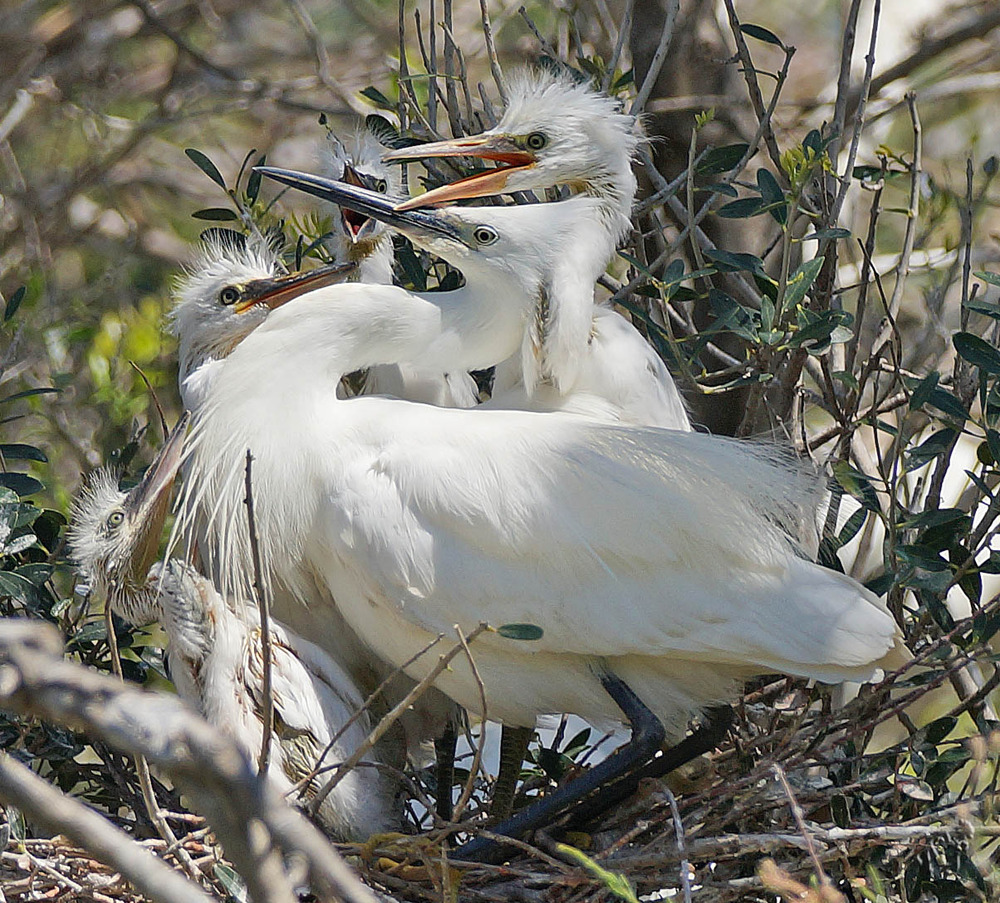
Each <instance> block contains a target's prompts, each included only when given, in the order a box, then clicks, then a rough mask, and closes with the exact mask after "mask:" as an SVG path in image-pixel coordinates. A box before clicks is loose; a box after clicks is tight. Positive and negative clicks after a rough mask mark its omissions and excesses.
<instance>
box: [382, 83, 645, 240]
mask: <svg viewBox="0 0 1000 903" xmlns="http://www.w3.org/2000/svg"><path fill="white" fill-rule="evenodd" d="M640 138H641V134H640V132H639V130H638V126H637V124H636V121H635V119H634V117H632V116H629V115H628V114H626V113H625V112H623V111H622V109H621V105H620V104H619V102H618V101H617V100H615V99H614V98H612V97H609V96H608V95H606V94H602V93H599V92H597V91H595V90H593V89H592V88H591V87H589V86H588V85H587V84H581V83H579V82H577V81H575V80H574V79H573V78H572V77H570V76H569V75H556V74H553V73H551V72H545V71H531V70H524V71H522V72H519V73H515V75H514V76H513V77H512V78H511V79H510V83H509V85H508V103H507V108H506V110H505V111H504V114H503V116H502V117H501V119H500V121H499V122H498V123H497V125H496V126H495V127H494V128H492V129H489V130H488V131H486V132H482V133H481V134H479V135H470V136H468V137H465V138H454V139H451V140H449V141H437V142H434V143H432V144H417V145H414V146H413V147H407V148H402V149H399V150H394V151H390V152H389V153H387V154H385V155H384V156H383V158H382V159H383V160H385V161H386V162H395V163H399V162H406V161H410V160H421V159H425V158H427V157H476V158H478V159H481V160H489V161H492V162H495V163H496V164H497V167H496V168H495V169H488V170H486V171H485V172H482V173H477V174H475V175H472V176H469V177H467V178H464V179H459V180H458V181H457V182H452V183H450V184H448V185H443V186H441V187H440V188H435V189H433V190H431V191H429V192H427V193H426V194H422V195H418V196H417V197H415V198H413V199H411V200H409V201H406V202H405V203H404V204H402V205H401V209H408V208H412V207H415V206H420V205H426V204H438V203H443V202H446V201H455V200H459V199H461V198H473V197H483V196H485V195H490V194H506V193H510V192H514V191H530V190H540V189H545V188H550V187H552V186H554V185H567V186H569V187H570V188H572V189H575V190H577V191H584V192H587V193H589V194H593V195H595V196H597V197H601V198H603V199H604V200H605V201H606V202H607V204H608V206H609V208H610V210H614V211H615V212H616V213H617V215H618V220H619V221H618V222H617V223H616V229H617V231H621V230H622V229H624V228H627V220H628V217H629V214H630V212H631V206H632V199H633V197H634V195H635V189H636V179H635V175H634V174H633V172H632V166H631V163H632V156H633V154H634V153H635V150H636V147H637V146H638V143H639V140H640ZM609 212H610V211H609ZM617 231H616V234H617Z"/></svg>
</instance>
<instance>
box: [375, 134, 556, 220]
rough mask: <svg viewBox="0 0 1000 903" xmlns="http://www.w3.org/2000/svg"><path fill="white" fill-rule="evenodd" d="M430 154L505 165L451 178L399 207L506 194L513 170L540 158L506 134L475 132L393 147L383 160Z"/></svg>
mask: <svg viewBox="0 0 1000 903" xmlns="http://www.w3.org/2000/svg"><path fill="white" fill-rule="evenodd" d="M428 157H475V158H477V159H479V160H492V161H494V162H496V163H501V164H503V165H502V166H498V167H497V168H496V169H487V170H485V171H484V172H477V173H476V174H475V175H472V176H466V177H465V178H464V179H458V180H457V181H455V182H449V183H448V184H447V185H442V186H441V187H440V188H433V189H431V190H430V191H428V192H426V193H424V194H421V195H418V196H417V197H415V198H410V199H409V200H408V201H404V202H403V203H402V204H400V205H399V206H398V207H397V208H396V209H397V210H412V209H413V208H414V207H424V206H427V205H430V204H443V203H446V202H449V201H458V200H462V199H465V198H481V197H486V196H487V195H491V194H502V193H503V192H504V190H505V189H506V185H507V179H508V178H510V175H511V173H512V172H514V171H515V170H519V169H527V168H528V167H530V166H534V165H535V164H536V163H537V162H538V158H537V157H536V156H535V155H534V154H533V153H532V152H531V151H529V150H526V149H525V148H523V147H520V146H519V145H517V144H516V143H515V142H514V141H512V140H511V139H510V138H508V137H507V136H506V135H473V136H471V137H468V138H454V139H452V140H450V141H435V142H433V143H432V144H415V145H413V146H412V147H404V148H400V149H399V150H394V151H390V152H389V153H387V154H385V155H383V157H382V160H383V162H385V163H406V162H410V161H414V160H424V159H426V158H428Z"/></svg>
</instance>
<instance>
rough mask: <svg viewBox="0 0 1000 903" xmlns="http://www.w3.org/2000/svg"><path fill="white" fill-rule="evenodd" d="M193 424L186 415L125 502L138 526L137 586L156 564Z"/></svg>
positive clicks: (134, 554)
mask: <svg viewBox="0 0 1000 903" xmlns="http://www.w3.org/2000/svg"><path fill="white" fill-rule="evenodd" d="M189 420H190V414H188V412H187V411H185V412H184V414H182V415H181V419H180V420H178V421H177V425H176V426H175V427H174V428H173V430H172V431H171V433H170V435H169V436H168V437H167V440H166V442H164V443H163V448H161V449H160V451H159V453H158V454H157V456H156V458H155V460H154V461H153V463H152V464H150V465H149V468H148V469H147V470H146V473H145V474H144V475H143V477H142V479H141V480H140V481H139V482H138V484H137V485H136V486H134V487H133V488H132V489H131V490H130V491H129V494H128V495H127V496H126V498H125V512H126V516H127V517H128V519H129V521H130V522H131V523H133V524H135V534H134V535H135V543H134V546H133V549H134V553H133V555H132V559H131V565H132V571H133V577H134V579H135V582H136V585H139V584H141V583H142V582H143V581H144V580H145V579H146V573H147V571H148V570H149V567H150V565H151V564H152V563H153V562H154V561H155V560H156V553H157V551H158V549H159V547H160V534H161V533H162V532H163V522H164V521H165V520H166V518H167V512H168V511H169V510H170V490H171V489H172V488H173V485H174V479H175V478H176V477H177V471H178V470H179V469H180V466H181V452H182V451H183V450H184V437H185V435H186V433H187V426H188V421H189Z"/></svg>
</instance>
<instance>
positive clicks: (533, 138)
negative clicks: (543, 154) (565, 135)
mask: <svg viewBox="0 0 1000 903" xmlns="http://www.w3.org/2000/svg"><path fill="white" fill-rule="evenodd" d="M524 143H525V144H526V145H528V149H529V150H541V149H542V148H543V147H545V145H546V144H548V143H549V139H548V138H547V137H546V136H545V135H544V134H543V133H542V132H532V133H531V134H530V135H528V137H527V138H526V139H525V141H524Z"/></svg>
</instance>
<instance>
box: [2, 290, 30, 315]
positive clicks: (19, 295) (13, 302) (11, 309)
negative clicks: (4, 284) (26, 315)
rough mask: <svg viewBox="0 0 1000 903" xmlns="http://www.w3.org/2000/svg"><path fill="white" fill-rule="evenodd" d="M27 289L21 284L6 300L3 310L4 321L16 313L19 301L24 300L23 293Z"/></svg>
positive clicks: (19, 304)
mask: <svg viewBox="0 0 1000 903" xmlns="http://www.w3.org/2000/svg"><path fill="white" fill-rule="evenodd" d="M27 291H28V289H27V288H26V287H25V286H23V285H22V286H21V287H20V288H19V289H17V290H16V291H15V292H14V294H13V295H11V296H10V300H9V301H8V302H7V306H6V307H5V308H4V312H3V321H4V323H6V322H8V321H9V320H10V318H11V317H13V316H14V314H16V313H17V309H18V308H19V307H20V306H21V302H22V301H23V300H24V295H25V293H26V292H27Z"/></svg>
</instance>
